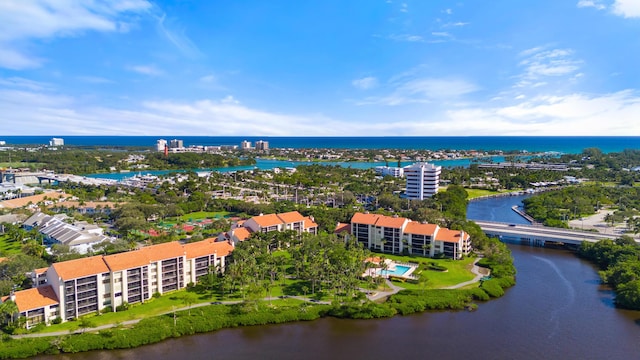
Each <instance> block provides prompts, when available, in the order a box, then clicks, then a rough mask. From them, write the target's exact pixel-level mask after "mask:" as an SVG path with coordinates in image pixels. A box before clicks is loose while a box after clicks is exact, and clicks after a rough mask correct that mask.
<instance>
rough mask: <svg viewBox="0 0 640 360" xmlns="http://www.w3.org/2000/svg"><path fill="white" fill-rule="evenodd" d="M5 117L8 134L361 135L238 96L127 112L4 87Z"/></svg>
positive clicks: (1, 108) (0, 97)
mask: <svg viewBox="0 0 640 360" xmlns="http://www.w3.org/2000/svg"><path fill="white" fill-rule="evenodd" d="M0 114H3V119H6V121H10V122H11V123H15V124H21V125H20V126H12V127H9V128H7V129H6V131H5V132H4V134H5V135H20V134H22V135H24V134H25V133H28V134H33V135H38V134H42V135H50V134H54V133H55V134H68V135H122V134H127V135H157V134H175V135H176V136H177V135H193V134H201V135H217V136H231V135H264V136H291V135H296V136H323V135H325V136H340V135H343V134H344V132H345V131H346V132H347V133H356V131H358V129H357V128H356V126H354V125H353V124H348V123H342V122H338V121H335V120H333V119H331V118H327V117H326V116H323V115H320V114H309V115H291V114H280V113H276V112H270V111H265V110H259V109H253V108H250V107H248V106H245V105H242V104H241V103H240V102H239V101H238V100H236V99H235V98H234V97H233V96H226V97H224V98H222V99H219V100H212V99H203V100H197V101H174V100H160V101H145V102H142V103H140V104H138V105H137V106H136V107H135V108H130V109H124V108H109V107H103V106H95V105H92V104H85V103H83V102H82V101H81V100H80V99H75V98H73V97H69V96H62V95H52V94H50V93H47V92H42V91H28V90H19V89H8V88H2V87H0ZM105 119H108V121H105ZM318 124H322V126H319V125H318ZM360 130H361V129H360Z"/></svg>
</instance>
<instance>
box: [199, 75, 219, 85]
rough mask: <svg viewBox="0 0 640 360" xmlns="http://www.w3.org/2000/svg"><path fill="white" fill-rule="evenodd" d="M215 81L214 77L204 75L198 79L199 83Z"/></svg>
mask: <svg viewBox="0 0 640 360" xmlns="http://www.w3.org/2000/svg"><path fill="white" fill-rule="evenodd" d="M216 80H217V78H216V77H215V75H205V76H203V77H201V78H200V82H203V83H213V82H216Z"/></svg>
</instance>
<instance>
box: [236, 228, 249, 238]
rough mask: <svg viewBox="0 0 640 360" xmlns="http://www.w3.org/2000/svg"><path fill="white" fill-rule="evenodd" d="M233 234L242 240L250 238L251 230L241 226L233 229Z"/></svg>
mask: <svg viewBox="0 0 640 360" xmlns="http://www.w3.org/2000/svg"><path fill="white" fill-rule="evenodd" d="M233 236H235V237H236V238H238V240H240V241H245V240H247V239H248V238H249V236H251V232H250V231H249V229H247V228H243V227H240V228H236V229H233Z"/></svg>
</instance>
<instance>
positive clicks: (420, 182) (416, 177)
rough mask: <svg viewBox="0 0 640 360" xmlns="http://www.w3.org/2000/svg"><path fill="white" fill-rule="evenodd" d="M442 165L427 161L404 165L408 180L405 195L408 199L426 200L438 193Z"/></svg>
mask: <svg viewBox="0 0 640 360" xmlns="http://www.w3.org/2000/svg"><path fill="white" fill-rule="evenodd" d="M441 171H442V166H436V165H434V164H429V163H425V162H419V163H415V164H413V165H410V166H406V167H404V176H405V178H406V180H407V189H406V191H405V195H406V197H407V198H408V199H413V200H424V199H426V198H429V197H432V196H433V195H435V194H436V193H438V186H439V184H440V172H441Z"/></svg>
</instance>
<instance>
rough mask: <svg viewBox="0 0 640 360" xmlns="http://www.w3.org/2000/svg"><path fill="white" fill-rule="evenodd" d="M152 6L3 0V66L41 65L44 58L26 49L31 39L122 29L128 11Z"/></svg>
mask: <svg viewBox="0 0 640 360" xmlns="http://www.w3.org/2000/svg"><path fill="white" fill-rule="evenodd" d="M150 7H151V4H150V3H149V2H148V1H146V0H93V1H92V0H80V1H55V0H31V1H0V67H4V68H8V69H13V70H21V69H26V68H34V67H38V66H40V65H41V64H42V63H43V60H42V59H39V58H38V57H37V56H33V55H30V54H28V53H26V52H25V51H23V50H22V47H24V45H26V44H28V43H29V41H31V40H33V39H48V38H53V37H70V36H77V35H78V34H80V33H82V32H85V31H101V32H113V31H118V29H121V28H122V27H123V26H124V25H123V24H125V22H123V21H121V20H118V19H119V18H120V17H122V16H123V14H124V13H129V12H143V11H146V10H147V9H149V8H150ZM119 24H120V25H119Z"/></svg>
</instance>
